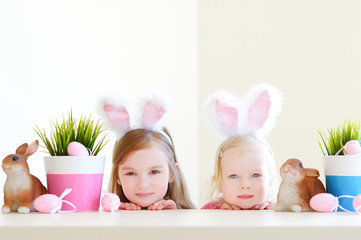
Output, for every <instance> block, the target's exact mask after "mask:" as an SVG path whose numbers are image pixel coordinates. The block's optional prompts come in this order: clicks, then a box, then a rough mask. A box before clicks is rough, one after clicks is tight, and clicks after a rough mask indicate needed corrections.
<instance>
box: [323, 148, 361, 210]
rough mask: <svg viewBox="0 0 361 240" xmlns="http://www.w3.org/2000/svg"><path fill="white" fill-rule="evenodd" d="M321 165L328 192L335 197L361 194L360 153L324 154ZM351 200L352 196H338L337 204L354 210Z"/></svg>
mask: <svg viewBox="0 0 361 240" xmlns="http://www.w3.org/2000/svg"><path fill="white" fill-rule="evenodd" d="M323 167H324V170H325V176H326V189H327V192H328V193H331V194H332V195H334V196H335V197H339V196H342V195H349V196H354V197H355V196H357V195H358V194H361V155H348V156H325V157H323ZM352 201H353V199H352V198H340V199H339V204H340V205H341V206H342V207H343V208H345V209H347V210H349V211H355V210H354V208H353V206H352ZM340 211H342V210H340Z"/></svg>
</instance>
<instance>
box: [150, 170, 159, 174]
mask: <svg viewBox="0 0 361 240" xmlns="http://www.w3.org/2000/svg"><path fill="white" fill-rule="evenodd" d="M158 173H160V172H159V171H158V170H152V171H150V174H158Z"/></svg>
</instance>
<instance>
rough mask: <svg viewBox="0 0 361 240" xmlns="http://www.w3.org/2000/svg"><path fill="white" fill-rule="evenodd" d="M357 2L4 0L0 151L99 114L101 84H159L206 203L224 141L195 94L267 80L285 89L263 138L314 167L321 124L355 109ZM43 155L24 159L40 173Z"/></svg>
mask: <svg viewBox="0 0 361 240" xmlns="http://www.w3.org/2000/svg"><path fill="white" fill-rule="evenodd" d="M360 12H361V2H359V1H357V0H348V1H343V0H312V1H311V0H304V1H288V0H274V1H267V0H242V1H238V0H199V1H191V0H182V1H180V0H178V1H177V0H173V1H171V0H163V1H161V0H155V1H146V0H143V1H140V0H135V1H123V0H122V1H115V0H109V1H84V0H76V1H45V0H44V1H41V0H34V1H25V0H22V1H21V0H18V1H16V0H14V1H0V83H1V85H0V89H1V94H0V111H1V124H0V132H1V136H2V137H1V138H0V154H1V156H3V157H5V156H6V155H7V154H9V153H12V152H14V151H15V149H16V147H17V146H19V145H20V144H22V143H23V142H30V141H32V140H34V139H36V138H37V136H36V134H35V132H34V131H33V129H32V127H34V126H35V124H38V125H39V126H41V127H45V128H47V129H48V128H49V126H50V123H49V122H50V119H56V118H59V117H60V116H61V114H62V113H66V112H68V111H69V109H70V108H72V109H73V112H74V113H75V114H78V115H80V114H82V113H83V114H89V113H93V114H94V116H95V117H98V115H97V113H96V101H97V100H98V99H99V98H100V97H103V96H104V95H106V94H108V93H109V92H112V93H119V94H121V93H123V92H126V93H127V94H128V95H137V94H138V93H139V92H141V91H144V90H147V89H150V88H153V87H159V88H163V89H164V90H165V91H167V92H168V93H169V94H170V95H171V96H173V97H174V103H175V106H174V110H173V112H172V114H171V115H170V119H169V128H170V130H171V132H172V134H173V137H174V140H175V145H176V148H177V153H178V155H179V159H180V161H181V163H182V165H181V166H182V167H183V171H184V174H185V175H186V179H187V180H188V185H189V188H190V190H191V194H192V198H193V200H194V202H195V203H204V201H206V199H205V198H202V200H201V201H198V199H199V193H200V190H201V189H203V187H204V186H205V183H206V181H207V179H208V178H209V177H210V176H211V175H212V172H213V161H214V153H215V151H216V148H217V147H218V145H219V144H220V143H221V141H222V140H223V139H222V138H221V137H218V136H217V135H216V134H215V133H214V132H213V130H212V129H211V128H209V127H208V126H207V125H205V119H204V117H203V116H201V115H200V114H199V111H200V108H199V106H200V104H201V103H202V102H203V101H204V99H205V98H206V97H207V96H208V94H210V93H211V92H213V91H215V90H216V89H218V88H225V89H228V90H231V91H234V92H235V93H237V94H244V93H245V92H246V91H247V90H248V88H249V87H250V86H251V85H253V84H255V83H259V82H263V81H266V82H270V83H272V84H274V85H276V86H278V87H279V88H280V90H281V91H282V92H283V94H284V98H285V103H284V106H283V112H282V114H281V115H280V117H279V121H278V124H277V126H276V128H275V129H274V130H273V131H272V133H271V134H270V135H269V137H268V139H269V142H270V144H271V145H272V147H273V148H274V151H275V154H276V161H277V168H279V167H280V166H281V164H282V163H283V162H284V161H286V159H288V158H290V157H298V158H300V159H301V160H302V161H303V162H304V165H305V166H306V167H314V168H318V169H319V170H320V172H321V173H322V162H321V156H322V153H321V151H320V150H319V148H318V143H317V131H316V129H317V127H320V128H321V129H326V128H328V127H329V126H330V125H333V124H337V123H342V122H343V120H344V118H346V117H351V119H354V118H355V117H360V115H361V108H360V107H359V105H360V104H359V101H360V100H359V99H360V97H359V95H360V92H361V81H360V79H361V14H360ZM198 62H199V64H198ZM198 72H199V77H198ZM198 121H199V127H198ZM198 136H199V141H198ZM110 139H111V141H110V143H109V144H108V146H107V147H106V149H104V150H103V154H104V155H106V156H107V165H106V170H105V171H106V172H110V162H111V155H112V153H111V151H112V148H113V144H114V141H115V139H116V136H115V135H110ZM198 153H199V155H198ZM43 155H44V154H42V153H40V152H38V153H36V154H35V156H33V157H31V158H30V159H29V163H30V168H31V172H32V173H34V174H35V175H37V176H39V177H40V178H41V179H42V181H43V182H44V181H45V176H44V170H43V165H42V156H43ZM198 164H200V168H198ZM5 177H6V175H5V174H4V173H3V172H2V171H0V188H1V187H2V185H3V183H4V181H5ZM108 177H109V176H105V179H104V184H105V186H107V184H108ZM105 188H106V187H105ZM0 192H1V191H0ZM0 197H1V198H2V192H1V193H0ZM199 205H200V204H199Z"/></svg>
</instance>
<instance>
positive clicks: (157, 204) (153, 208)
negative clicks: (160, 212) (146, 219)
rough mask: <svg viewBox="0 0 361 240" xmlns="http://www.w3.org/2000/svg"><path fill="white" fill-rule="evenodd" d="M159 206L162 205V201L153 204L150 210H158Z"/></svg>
mask: <svg viewBox="0 0 361 240" xmlns="http://www.w3.org/2000/svg"><path fill="white" fill-rule="evenodd" d="M159 204H161V201H159V202H155V203H153V204H152V205H151V206H150V207H149V208H148V210H157V208H158V206H159Z"/></svg>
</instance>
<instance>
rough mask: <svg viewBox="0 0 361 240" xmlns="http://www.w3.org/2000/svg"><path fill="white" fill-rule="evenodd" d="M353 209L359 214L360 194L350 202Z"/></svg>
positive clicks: (360, 208) (360, 207)
mask: <svg viewBox="0 0 361 240" xmlns="http://www.w3.org/2000/svg"><path fill="white" fill-rule="evenodd" d="M352 206H353V209H355V211H356V212H358V213H361V194H359V195H357V196H356V197H355V198H354V199H353V201H352Z"/></svg>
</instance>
